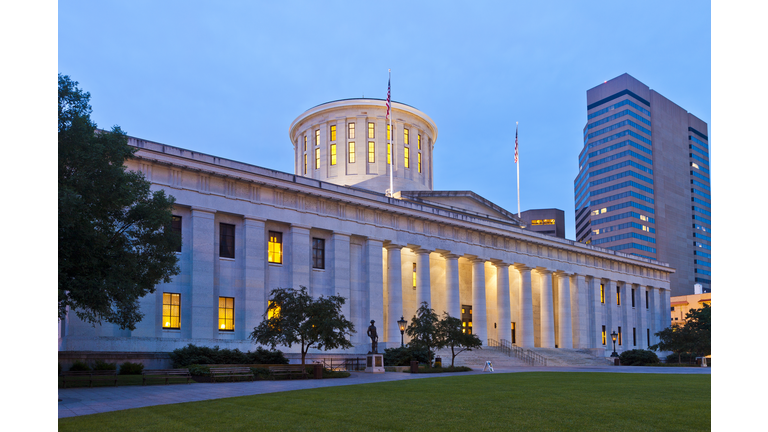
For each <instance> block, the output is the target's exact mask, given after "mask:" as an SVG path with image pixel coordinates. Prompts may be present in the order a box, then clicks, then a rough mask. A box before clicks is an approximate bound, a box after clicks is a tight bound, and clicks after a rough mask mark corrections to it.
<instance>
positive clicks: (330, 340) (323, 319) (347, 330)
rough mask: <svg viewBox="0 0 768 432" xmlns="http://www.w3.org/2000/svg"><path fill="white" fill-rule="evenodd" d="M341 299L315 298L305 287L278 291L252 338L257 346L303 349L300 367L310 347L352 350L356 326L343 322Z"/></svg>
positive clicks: (271, 297) (343, 300)
mask: <svg viewBox="0 0 768 432" xmlns="http://www.w3.org/2000/svg"><path fill="white" fill-rule="evenodd" d="M344 302H345V299H344V297H341V296H329V297H323V296H320V297H319V298H312V296H310V295H309V294H308V293H307V288H306V287H303V286H302V287H300V289H299V290H296V289H293V288H277V289H275V290H272V292H271V293H270V295H269V307H268V308H267V311H266V312H264V317H263V321H262V322H261V324H259V325H258V326H256V327H255V328H254V329H253V332H252V333H251V335H250V338H251V340H252V341H253V342H254V343H258V344H261V345H268V346H270V347H272V349H275V347H276V346H277V345H283V346H287V347H291V346H292V345H293V344H298V345H301V364H302V365H303V364H305V359H306V355H307V352H308V351H309V348H310V347H315V348H317V349H320V350H325V351H327V350H330V349H336V348H342V349H347V348H352V344H351V343H350V342H349V340H348V339H347V337H348V336H350V335H351V334H352V333H355V326H354V324H352V322H350V321H348V320H347V319H346V318H344V315H342V313H341V306H342V305H343V304H344Z"/></svg>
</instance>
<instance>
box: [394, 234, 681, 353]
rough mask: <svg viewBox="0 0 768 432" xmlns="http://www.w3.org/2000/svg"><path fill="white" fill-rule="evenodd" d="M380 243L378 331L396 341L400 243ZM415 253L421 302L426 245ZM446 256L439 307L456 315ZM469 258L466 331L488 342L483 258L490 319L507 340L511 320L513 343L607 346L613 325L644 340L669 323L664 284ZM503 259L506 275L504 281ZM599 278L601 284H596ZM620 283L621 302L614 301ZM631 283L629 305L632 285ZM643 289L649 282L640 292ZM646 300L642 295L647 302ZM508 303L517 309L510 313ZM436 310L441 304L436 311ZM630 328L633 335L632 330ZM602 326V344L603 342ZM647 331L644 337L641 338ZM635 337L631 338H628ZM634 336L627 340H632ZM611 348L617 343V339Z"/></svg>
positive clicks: (427, 294)
mask: <svg viewBox="0 0 768 432" xmlns="http://www.w3.org/2000/svg"><path fill="white" fill-rule="evenodd" d="M384 247H385V249H387V265H386V267H387V280H388V283H387V287H386V289H387V299H388V303H387V305H386V308H387V313H386V316H387V322H386V331H385V334H384V337H385V340H386V341H388V342H393V343H394V342H398V341H399V336H400V332H399V329H398V326H397V322H396V321H397V320H398V319H399V318H400V316H402V315H403V314H404V312H403V311H404V307H403V297H402V288H403V287H402V280H403V279H402V265H401V264H402V262H401V251H402V249H403V248H404V247H405V246H403V245H397V244H393V243H388V244H385V246H384ZM412 250H413V252H414V253H415V254H416V256H417V258H416V260H417V261H416V262H417V268H418V269H420V271H418V272H417V276H416V278H417V283H416V298H417V304H418V305H420V304H421V303H422V302H424V301H426V302H427V303H429V304H430V305H431V304H432V302H431V289H432V286H431V283H430V271H429V269H430V264H429V256H430V253H432V252H433V251H430V250H426V249H423V248H414V249H412ZM441 255H442V257H443V258H444V259H445V263H446V267H445V290H446V292H445V297H446V306H445V309H446V312H448V313H449V314H450V315H451V316H454V317H460V316H461V301H460V298H459V256H458V255H455V254H451V253H441ZM466 258H467V259H468V260H469V261H470V262H471V263H472V297H471V302H472V304H471V306H472V314H473V317H472V322H473V332H474V334H476V335H477V336H478V337H479V338H480V340H482V341H483V343H484V344H485V343H487V340H488V336H489V332H488V320H487V315H488V314H487V311H488V309H489V308H488V305H487V304H486V278H485V263H486V261H491V263H492V264H493V266H495V267H496V269H497V272H496V275H497V277H496V283H497V286H496V302H497V304H496V305H495V309H496V314H497V315H496V322H497V323H499V324H500V326H498V327H497V328H498V329H499V331H498V332H497V335H496V336H497V338H498V339H506V340H512V336H511V328H510V325H509V324H507V323H510V324H511V322H512V321H513V319H514V320H515V325H516V326H515V328H516V331H515V344H516V345H518V346H522V347H534V346H536V347H547V348H555V347H560V348H601V347H605V348H609V347H610V345H611V340H610V333H611V332H612V331H618V330H620V331H621V333H622V336H623V341H622V348H624V347H632V348H635V347H636V348H647V347H648V345H650V344H652V343H654V342H655V339H654V336H653V334H654V333H656V332H657V331H659V330H661V329H663V328H665V327H667V326H668V325H669V322H668V317H667V319H665V317H666V316H667V315H668V314H664V313H663V312H664V311H665V310H666V309H664V308H663V306H662V305H665V304H668V302H669V291H668V290H661V289H655V288H653V287H645V286H640V285H636V284H634V285H633V284H629V283H623V282H617V281H611V280H604V279H603V280H601V279H596V278H593V277H590V276H587V275H583V274H574V273H566V272H563V271H557V270H552V269H547V268H543V267H535V268H532V267H528V266H526V265H523V264H509V263H505V262H502V261H499V260H486V259H483V258H479V257H476V256H471V255H468V256H466ZM510 267H512V268H513V269H514V271H513V272H512V276H513V279H514V280H513V281H510ZM601 285H602V286H601ZM617 286H618V287H619V291H618V292H619V293H620V294H619V295H618V296H619V297H620V298H621V302H620V304H619V303H618V302H617V291H616V288H617ZM632 288H634V289H635V291H634V296H635V306H634V307H632V298H631V290H632ZM646 289H649V290H650V291H649V295H648V299H647V300H646V295H645V292H646ZM646 303H648V304H647V305H646ZM513 310H514V311H515V312H516V313H515V314H514V315H515V316H514V317H513ZM437 312H438V313H440V312H441V311H437ZM633 329H634V335H633V334H632V333H633ZM603 331H605V344H603V340H604V334H603ZM648 336H650V338H651V339H650V341H649V340H648ZM633 338H634V341H633ZM633 342H634V343H633ZM617 348H618V347H617Z"/></svg>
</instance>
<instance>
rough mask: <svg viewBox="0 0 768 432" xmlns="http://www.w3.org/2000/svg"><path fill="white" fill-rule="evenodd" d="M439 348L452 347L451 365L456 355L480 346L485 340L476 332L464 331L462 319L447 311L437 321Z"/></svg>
mask: <svg viewBox="0 0 768 432" xmlns="http://www.w3.org/2000/svg"><path fill="white" fill-rule="evenodd" d="M437 345H438V348H444V347H450V348H451V367H453V362H454V360H455V359H456V356H457V355H459V354H461V353H462V352H464V351H472V349H473V348H480V347H481V346H483V342H482V341H480V338H479V337H477V335H475V334H471V333H464V332H463V331H462V328H461V320H460V319H458V318H454V317H452V316H450V315H449V314H448V312H445V313H444V314H443V318H442V319H441V320H440V322H438V323H437Z"/></svg>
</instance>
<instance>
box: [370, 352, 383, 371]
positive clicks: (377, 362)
mask: <svg viewBox="0 0 768 432" xmlns="http://www.w3.org/2000/svg"><path fill="white" fill-rule="evenodd" d="M365 360H366V362H365V371H366V372H369V373H384V355H383V354H368V356H366V359H365Z"/></svg>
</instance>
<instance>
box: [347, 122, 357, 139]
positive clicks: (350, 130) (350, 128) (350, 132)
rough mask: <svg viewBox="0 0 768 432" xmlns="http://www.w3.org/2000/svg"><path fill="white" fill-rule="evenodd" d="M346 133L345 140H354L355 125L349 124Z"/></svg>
mask: <svg viewBox="0 0 768 432" xmlns="http://www.w3.org/2000/svg"><path fill="white" fill-rule="evenodd" d="M347 131H348V132H347V135H348V136H347V138H349V139H355V124H354V123H350V124H349V125H347Z"/></svg>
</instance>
